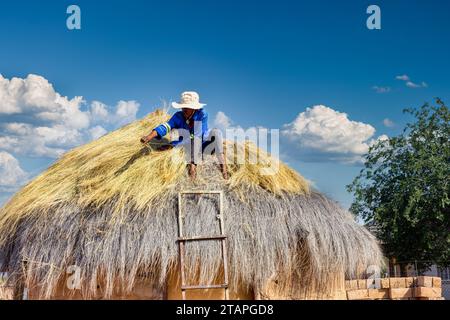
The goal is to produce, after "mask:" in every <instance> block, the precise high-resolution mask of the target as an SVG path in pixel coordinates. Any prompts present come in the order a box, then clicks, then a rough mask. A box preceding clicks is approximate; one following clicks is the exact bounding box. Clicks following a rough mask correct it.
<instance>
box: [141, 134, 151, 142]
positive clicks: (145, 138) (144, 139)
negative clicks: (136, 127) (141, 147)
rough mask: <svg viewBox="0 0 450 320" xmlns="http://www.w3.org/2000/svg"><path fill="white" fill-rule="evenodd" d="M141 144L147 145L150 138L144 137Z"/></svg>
mask: <svg viewBox="0 0 450 320" xmlns="http://www.w3.org/2000/svg"><path fill="white" fill-rule="evenodd" d="M141 142H142V143H147V142H149V139H148V136H145V137H142V138H141Z"/></svg>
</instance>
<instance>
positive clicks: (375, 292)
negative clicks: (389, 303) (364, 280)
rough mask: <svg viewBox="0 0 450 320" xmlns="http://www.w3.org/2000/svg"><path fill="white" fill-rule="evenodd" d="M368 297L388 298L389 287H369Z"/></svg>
mask: <svg viewBox="0 0 450 320" xmlns="http://www.w3.org/2000/svg"><path fill="white" fill-rule="evenodd" d="M369 298H370V299H388V298H389V289H369Z"/></svg>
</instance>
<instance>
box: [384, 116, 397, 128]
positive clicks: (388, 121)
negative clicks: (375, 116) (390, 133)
mask: <svg viewBox="0 0 450 320" xmlns="http://www.w3.org/2000/svg"><path fill="white" fill-rule="evenodd" d="M383 124H384V126H385V127H388V128H392V127H394V126H395V123H394V121H392V120H391V119H389V118H386V119H384V120H383Z"/></svg>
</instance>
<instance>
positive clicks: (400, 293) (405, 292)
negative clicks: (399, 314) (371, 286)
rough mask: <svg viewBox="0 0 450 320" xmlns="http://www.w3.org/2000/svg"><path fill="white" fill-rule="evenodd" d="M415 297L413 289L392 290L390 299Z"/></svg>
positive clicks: (390, 290)
mask: <svg viewBox="0 0 450 320" xmlns="http://www.w3.org/2000/svg"><path fill="white" fill-rule="evenodd" d="M412 296H413V289H412V288H390V289H389V297H390V298H391V299H396V298H411V297H412Z"/></svg>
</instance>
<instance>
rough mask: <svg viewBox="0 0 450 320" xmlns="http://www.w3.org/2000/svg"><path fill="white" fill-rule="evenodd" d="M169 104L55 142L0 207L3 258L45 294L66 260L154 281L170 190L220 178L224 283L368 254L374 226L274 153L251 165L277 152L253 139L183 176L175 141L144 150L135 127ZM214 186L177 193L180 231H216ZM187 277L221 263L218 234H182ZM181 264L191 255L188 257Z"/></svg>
mask: <svg viewBox="0 0 450 320" xmlns="http://www.w3.org/2000/svg"><path fill="white" fill-rule="evenodd" d="M167 118H168V115H167V114H166V113H164V112H162V111H156V112H154V113H152V114H150V115H149V116H147V117H146V118H144V119H142V120H140V121H136V122H135V123H132V124H130V125H128V126H126V127H124V128H121V129H119V130H117V131H114V132H112V133H110V134H108V135H106V136H104V137H102V138H100V139H99V140H96V141H93V142H91V143H89V144H87V145H84V146H81V147H79V148H76V149H74V150H72V151H70V152H68V153H67V154H65V155H64V156H63V157H62V158H61V159H60V160H58V161H57V162H56V163H55V164H54V165H52V166H51V167H50V168H49V169H48V170H47V171H45V172H44V173H42V174H41V175H40V176H38V177H37V178H36V179H34V180H33V181H31V182H30V183H29V184H28V185H26V186H25V187H24V188H23V189H22V190H20V191H19V192H18V193H17V194H16V195H15V196H14V197H13V198H12V199H11V200H10V201H9V202H8V203H7V204H6V205H5V207H3V208H2V209H1V210H0V251H2V252H3V254H5V255H6V258H5V260H4V266H3V267H5V268H6V269H8V270H9V271H10V272H13V273H14V272H20V271H21V268H22V265H21V262H22V261H24V260H25V261H27V273H26V275H25V281H26V283H27V284H28V285H30V286H32V285H36V284H39V286H40V287H41V288H42V289H43V291H42V292H41V293H42V296H43V297H50V296H51V295H52V293H53V291H54V290H55V288H56V286H57V284H58V282H59V281H61V277H63V276H65V272H66V268H67V266H70V265H77V266H79V267H81V272H82V281H83V284H84V285H83V290H84V291H85V293H86V294H94V293H95V291H96V290H97V281H99V279H101V280H100V281H101V283H102V284H103V290H105V292H106V294H107V295H108V294H111V293H112V292H113V290H114V286H119V287H121V289H124V290H132V288H133V285H134V281H135V279H136V278H137V277H147V278H150V279H152V280H153V281H154V283H155V285H157V286H158V285H159V286H161V287H163V286H164V284H165V282H166V281H167V277H168V276H170V273H171V272H174V271H175V272H176V270H177V269H176V268H178V258H179V256H178V245H177V243H176V239H177V237H178V226H177V206H178V203H177V201H178V200H177V199H178V192H179V191H181V190H192V189H207V190H222V191H223V192H224V194H225V197H224V198H225V203H224V209H225V210H224V216H225V228H226V233H227V234H228V237H229V238H228V249H229V257H228V258H229V265H230V271H229V272H230V279H231V286H240V287H242V286H244V287H248V288H253V287H256V288H258V287H261V286H262V285H263V284H264V283H265V282H266V281H267V279H269V278H271V277H273V276H275V275H279V277H278V278H279V281H280V285H282V286H283V287H284V288H286V290H301V289H305V288H306V289H307V288H312V287H314V288H315V289H316V290H317V289H319V290H320V288H323V289H324V290H325V289H327V288H329V284H328V283H329V282H328V281H329V280H330V279H331V278H332V277H333V275H335V274H337V273H344V272H345V273H346V274H347V275H348V276H352V275H355V273H356V272H359V271H361V270H364V269H365V268H366V267H367V266H369V265H378V264H379V263H380V261H381V253H380V250H379V248H378V245H377V243H376V240H375V239H374V237H373V236H372V235H371V234H370V233H369V232H367V230H366V229H364V227H362V226H360V225H358V224H357V223H356V222H355V221H354V219H353V217H352V216H351V215H350V214H349V213H348V212H347V211H346V210H343V209H342V208H341V207H339V205H338V204H337V203H335V202H334V201H332V200H330V199H328V198H326V197H325V196H323V195H321V194H320V193H318V192H316V191H311V190H310V189H309V187H308V184H307V182H306V181H305V179H304V178H303V177H301V176H300V175H299V174H298V173H296V172H295V171H294V170H292V169H291V168H289V167H288V166H286V165H285V164H283V163H281V162H280V163H278V164H279V170H278V171H277V173H276V174H274V175H262V174H261V172H260V170H259V169H260V168H262V167H264V166H267V164H270V163H273V161H277V160H276V159H273V158H271V157H270V156H269V155H267V154H265V153H264V152H262V151H261V150H258V149H257V148H256V147H254V146H252V145H250V144H246V145H242V144H231V143H229V142H228V143H226V150H227V152H226V153H227V158H228V165H229V171H230V174H231V177H230V179H229V180H227V181H226V180H224V179H223V178H222V176H221V173H220V171H219V170H218V168H217V164H216V159H215V158H214V157H212V156H210V157H207V158H206V159H205V162H204V163H203V164H202V165H201V166H200V167H199V169H198V177H197V180H196V181H195V182H191V180H190V179H189V177H188V176H187V172H186V168H185V164H184V161H183V160H184V155H183V150H182V148H175V149H172V150H169V151H150V150H149V149H148V148H145V147H144V148H143V147H142V145H141V144H140V143H139V141H138V138H139V137H140V136H142V135H143V134H145V133H147V132H148V131H149V130H150V129H151V128H153V127H154V126H155V125H157V124H158V123H160V122H163V121H166V120H167ZM239 148H241V149H245V150H246V152H248V153H253V154H255V153H256V154H258V157H259V158H258V159H260V161H259V164H248V163H245V164H238V163H235V161H234V153H233V152H230V151H232V150H234V151H235V150H236V149H239ZM217 206H218V201H217V198H216V197H215V196H212V195H207V196H202V197H201V198H200V199H199V198H198V197H197V198H196V197H194V196H192V197H189V196H188V197H187V198H186V207H185V213H186V220H185V233H186V235H187V236H189V235H205V234H214V233H217V232H218V229H217V228H218V224H217V221H216V214H217V209H218V207H217ZM186 251H187V252H188V254H187V256H186V257H187V261H186V263H187V265H188V268H187V270H188V273H189V276H188V279H193V278H196V280H195V282H201V283H208V282H210V281H212V280H213V279H214V278H216V276H217V274H218V273H220V272H221V256H220V248H219V246H218V243H215V242H190V243H187V247H186ZM189 266H190V267H189Z"/></svg>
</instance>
